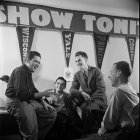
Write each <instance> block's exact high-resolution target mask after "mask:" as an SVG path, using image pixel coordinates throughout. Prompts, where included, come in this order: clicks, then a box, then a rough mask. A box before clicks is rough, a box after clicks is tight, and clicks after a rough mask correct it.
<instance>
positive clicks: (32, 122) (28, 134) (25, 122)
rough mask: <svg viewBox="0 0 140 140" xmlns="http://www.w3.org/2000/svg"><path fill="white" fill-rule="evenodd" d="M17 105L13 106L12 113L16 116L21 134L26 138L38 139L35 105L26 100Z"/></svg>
mask: <svg viewBox="0 0 140 140" xmlns="http://www.w3.org/2000/svg"><path fill="white" fill-rule="evenodd" d="M16 106H17V107H16V108H12V115H13V116H14V117H15V118H16V121H17V123H18V125H19V131H20V133H21V135H22V136H23V137H24V138H25V139H26V140H37V137H38V126H37V118H36V113H35V110H34V107H33V106H32V105H31V104H30V103H27V102H26V101H23V102H20V103H18V105H16Z"/></svg>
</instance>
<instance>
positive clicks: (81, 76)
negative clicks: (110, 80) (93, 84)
mask: <svg viewBox="0 0 140 140" xmlns="http://www.w3.org/2000/svg"><path fill="white" fill-rule="evenodd" d="M80 78H81V79H80V80H81V81H82V82H81V84H82V85H83V86H82V87H83V88H84V89H88V87H87V84H86V82H85V79H84V76H83V71H82V70H81V71H80Z"/></svg>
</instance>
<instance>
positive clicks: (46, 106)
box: [42, 99, 55, 112]
mask: <svg viewBox="0 0 140 140" xmlns="http://www.w3.org/2000/svg"><path fill="white" fill-rule="evenodd" d="M42 102H43V105H44V107H45V109H46V110H49V109H50V110H52V111H54V112H55V109H54V107H52V106H51V105H49V104H47V103H46V102H45V101H44V100H43V99H42Z"/></svg>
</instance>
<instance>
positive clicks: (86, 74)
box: [83, 71, 88, 84]
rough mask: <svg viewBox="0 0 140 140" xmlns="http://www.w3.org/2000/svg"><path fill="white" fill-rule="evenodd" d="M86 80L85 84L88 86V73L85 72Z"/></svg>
mask: <svg viewBox="0 0 140 140" xmlns="http://www.w3.org/2000/svg"><path fill="white" fill-rule="evenodd" d="M83 76H84V80H85V83H86V84H88V73H87V72H86V71H84V74H83Z"/></svg>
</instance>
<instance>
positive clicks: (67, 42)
mask: <svg viewBox="0 0 140 140" xmlns="http://www.w3.org/2000/svg"><path fill="white" fill-rule="evenodd" d="M62 37H63V44H64V51H65V59H66V65H67V67H69V61H70V56H71V50H72V43H73V38H74V32H70V31H62Z"/></svg>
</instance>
